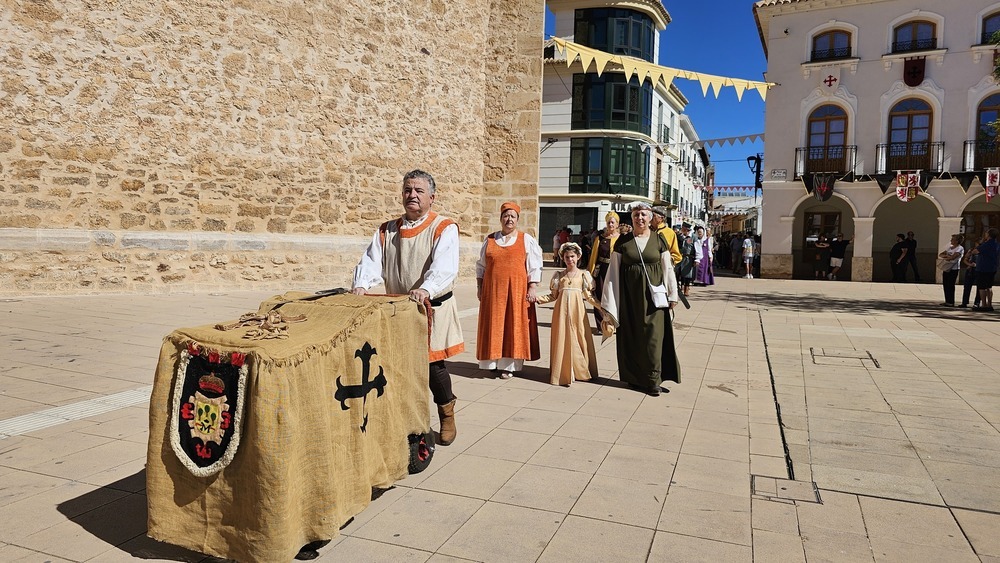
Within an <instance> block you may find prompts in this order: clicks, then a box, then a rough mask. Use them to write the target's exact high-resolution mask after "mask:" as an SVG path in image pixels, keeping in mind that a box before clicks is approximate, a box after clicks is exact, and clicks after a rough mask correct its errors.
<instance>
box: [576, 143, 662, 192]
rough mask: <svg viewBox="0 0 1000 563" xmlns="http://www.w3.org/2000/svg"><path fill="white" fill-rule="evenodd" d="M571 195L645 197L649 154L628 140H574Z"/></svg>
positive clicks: (640, 146)
mask: <svg viewBox="0 0 1000 563" xmlns="http://www.w3.org/2000/svg"><path fill="white" fill-rule="evenodd" d="M569 162H570V164H569V191H570V193H612V194H619V193H621V194H631V195H641V196H646V195H648V191H649V152H648V151H647V150H646V149H645V148H644V147H643V145H642V144H641V143H640V142H639V141H633V140H629V139H611V138H591V139H573V140H572V141H571V142H570V158H569Z"/></svg>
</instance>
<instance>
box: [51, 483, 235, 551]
mask: <svg viewBox="0 0 1000 563" xmlns="http://www.w3.org/2000/svg"><path fill="white" fill-rule="evenodd" d="M145 487H146V470H145V469H144V470H142V471H139V472H138V473H135V474H134V475H129V476H128V477H125V478H123V479H119V480H118V481H115V482H114V483H111V484H108V485H105V486H103V487H100V488H97V489H94V490H93V491H90V492H88V493H86V494H83V495H80V496H78V497H76V498H74V499H70V500H67V501H65V502H62V503H60V504H59V505H57V506H56V509H57V510H59V512H60V513H61V514H63V515H65V516H66V517H67V518H68V519H69V520H71V521H73V522H74V523H76V524H77V525H79V526H80V527H82V528H83V529H84V530H86V531H87V532H88V533H90V534H91V535H93V536H94V537H96V538H98V539H100V540H102V541H104V542H105V543H107V544H108V546H109V548H110V547H117V548H118V549H120V550H122V552H124V553H127V554H129V555H131V556H132V557H134V558H136V559H156V560H167V561H191V562H199V561H206V562H207V561H222V560H220V559H217V558H214V557H210V556H207V555H205V554H202V553H197V552H194V551H190V550H188V549H184V548H182V547H178V546H175V545H171V544H167V543H163V542H159V541H156V540H154V539H152V538H150V537H148V536H146V522H147V518H148V512H147V505H146V492H145ZM122 494H124V495H125V496H121V495H122ZM115 496H117V497H119V498H118V499H117V500H115V501H113V502H110V503H108V502H107V499H108V498H109V497H115Z"/></svg>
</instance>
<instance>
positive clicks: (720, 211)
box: [707, 207, 757, 215]
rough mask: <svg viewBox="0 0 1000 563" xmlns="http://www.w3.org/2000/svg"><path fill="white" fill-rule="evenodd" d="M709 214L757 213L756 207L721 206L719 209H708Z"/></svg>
mask: <svg viewBox="0 0 1000 563" xmlns="http://www.w3.org/2000/svg"><path fill="white" fill-rule="evenodd" d="M707 213H708V214H709V215H756V214H757V208H756V207H720V208H718V209H709V210H708V211H707Z"/></svg>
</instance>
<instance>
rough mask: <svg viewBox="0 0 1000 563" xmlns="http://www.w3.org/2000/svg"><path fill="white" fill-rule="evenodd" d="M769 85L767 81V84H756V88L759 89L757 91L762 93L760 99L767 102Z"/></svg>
mask: <svg viewBox="0 0 1000 563" xmlns="http://www.w3.org/2000/svg"><path fill="white" fill-rule="evenodd" d="M767 87H768V86H767V84H766V83H765V84H760V83H758V84H755V85H754V90H757V93H758V94H760V99H761V100H762V101H765V102H766V101H767Z"/></svg>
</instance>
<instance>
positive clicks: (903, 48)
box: [892, 37, 937, 53]
mask: <svg viewBox="0 0 1000 563" xmlns="http://www.w3.org/2000/svg"><path fill="white" fill-rule="evenodd" d="M930 49H937V37H931V38H929V39H911V40H910V41H896V42H894V43H893V44H892V52H893V53H908V52H910V51H927V50H930Z"/></svg>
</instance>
